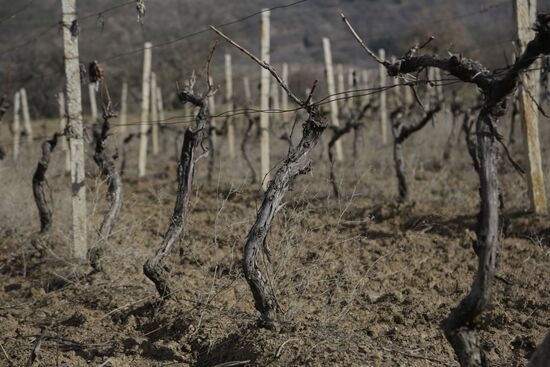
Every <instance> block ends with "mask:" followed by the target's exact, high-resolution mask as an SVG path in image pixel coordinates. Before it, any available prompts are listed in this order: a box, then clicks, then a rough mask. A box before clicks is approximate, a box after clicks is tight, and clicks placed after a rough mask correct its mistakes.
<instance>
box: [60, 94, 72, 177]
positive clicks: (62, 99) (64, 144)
mask: <svg viewBox="0 0 550 367" xmlns="http://www.w3.org/2000/svg"><path fill="white" fill-rule="evenodd" d="M57 108H58V109H59V129H60V130H61V131H65V128H66V127H67V116H65V94H64V93H63V92H59V93H58V94H57ZM61 150H62V151H64V152H65V172H71V153H70V152H69V147H68V146H67V137H66V136H63V137H62V139H61Z"/></svg>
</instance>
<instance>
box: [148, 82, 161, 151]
mask: <svg viewBox="0 0 550 367" xmlns="http://www.w3.org/2000/svg"><path fill="white" fill-rule="evenodd" d="M150 110H151V114H150V116H151V142H152V144H151V145H152V148H153V155H154V156H156V155H157V154H159V123H158V119H159V114H158V104H157V74H155V73H151V104H150Z"/></svg>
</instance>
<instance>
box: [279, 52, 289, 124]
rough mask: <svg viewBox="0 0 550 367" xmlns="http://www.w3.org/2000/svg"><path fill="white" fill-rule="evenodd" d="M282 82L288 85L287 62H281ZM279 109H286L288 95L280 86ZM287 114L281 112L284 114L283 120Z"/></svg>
mask: <svg viewBox="0 0 550 367" xmlns="http://www.w3.org/2000/svg"><path fill="white" fill-rule="evenodd" d="M281 77H282V78H283V82H285V84H286V85H288V64H287V63H286V62H285V63H284V64H283V71H282V76H281ZM281 109H282V110H283V111H286V110H288V95H287V94H286V92H285V90H284V89H283V88H281ZM287 115H288V113H287V112H285V113H284V114H283V116H285V118H284V120H286V116H287Z"/></svg>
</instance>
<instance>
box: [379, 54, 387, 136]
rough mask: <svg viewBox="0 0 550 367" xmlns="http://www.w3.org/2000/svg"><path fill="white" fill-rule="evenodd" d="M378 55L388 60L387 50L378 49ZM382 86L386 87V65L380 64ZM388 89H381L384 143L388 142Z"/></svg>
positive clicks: (381, 124)
mask: <svg viewBox="0 0 550 367" xmlns="http://www.w3.org/2000/svg"><path fill="white" fill-rule="evenodd" d="M378 57H379V58H380V59H381V60H386V51H384V49H382V48H381V49H380V50H378ZM379 72H380V88H385V87H386V67H385V66H384V65H382V64H380V67H379ZM387 98H388V97H387V94H386V90H382V91H380V131H381V134H382V144H387V143H388V106H387V103H388V102H387Z"/></svg>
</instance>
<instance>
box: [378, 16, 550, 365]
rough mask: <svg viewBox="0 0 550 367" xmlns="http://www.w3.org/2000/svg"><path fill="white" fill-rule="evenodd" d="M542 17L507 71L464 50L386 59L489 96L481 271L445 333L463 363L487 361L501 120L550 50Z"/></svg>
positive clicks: (481, 132) (402, 69)
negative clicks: (482, 326) (484, 324)
mask: <svg viewBox="0 0 550 367" xmlns="http://www.w3.org/2000/svg"><path fill="white" fill-rule="evenodd" d="M537 19H538V22H537V24H536V25H535V31H536V36H535V38H534V39H533V40H532V41H531V42H529V44H528V45H527V47H526V49H525V51H524V52H523V54H522V55H521V56H520V57H519V58H518V60H517V61H516V62H515V63H514V64H513V65H512V66H511V67H510V68H508V69H507V70H506V72H505V73H504V74H496V73H492V72H490V71H489V70H487V69H486V68H484V67H483V66H482V65H481V64H479V63H478V62H476V61H473V60H471V59H467V58H463V57H461V56H459V55H452V56H450V57H449V58H441V57H438V56H432V55H422V56H415V52H416V51H417V49H414V50H411V52H409V53H408V54H407V55H406V56H405V57H404V58H402V59H401V60H399V61H397V62H395V63H388V62H384V64H385V66H386V67H387V69H388V73H389V74H390V75H391V76H396V75H399V74H406V73H414V72H418V71H421V70H422V69H424V68H426V67H437V68H440V69H442V70H445V71H447V72H449V73H450V74H451V75H453V76H455V77H457V78H458V79H460V80H462V81H464V82H468V83H473V84H475V85H476V86H477V87H478V88H479V89H480V91H481V93H482V94H483V95H484V102H483V106H482V109H481V111H480V114H479V117H478V119H477V123H476V136H477V148H476V151H477V155H478V159H479V171H478V174H479V180H480V216H479V220H478V229H477V244H476V246H475V251H476V254H477V256H478V258H479V261H478V271H477V273H476V276H475V279H474V282H473V284H472V287H471V290H470V293H469V294H468V295H467V296H466V297H465V298H464V299H463V300H462V301H461V302H460V304H459V305H458V306H457V307H456V308H455V309H454V310H453V311H452V312H451V313H450V315H449V317H448V318H447V319H446V320H445V321H444V323H443V329H444V332H445V336H446V337H447V339H448V340H449V342H450V343H451V345H452V346H453V348H454V350H455V353H456V355H457V358H458V361H459V362H460V364H461V366H463V367H479V366H486V360H485V357H484V352H483V350H482V348H481V346H480V342H479V338H478V337H477V334H476V332H475V322H476V320H477V317H478V316H479V315H480V314H481V313H482V312H483V311H484V309H485V307H486V305H487V304H488V302H489V299H490V293H491V285H492V280H493V277H494V274H495V258H496V250H497V243H498V233H499V231H498V227H499V187H498V171H497V161H498V144H499V143H500V142H501V139H502V137H501V136H500V135H499V133H498V132H497V130H496V129H497V122H498V119H499V117H501V116H502V115H503V114H504V112H505V111H506V107H507V106H506V104H507V103H506V102H507V99H508V98H509V97H510V96H511V95H512V94H513V92H514V91H515V90H516V87H517V84H518V81H519V74H520V72H521V71H522V70H525V69H528V68H529V67H530V66H531V65H532V64H533V62H534V61H535V60H536V59H537V58H538V56H540V55H543V54H548V53H550V27H549V22H550V15H549V14H540V15H539V16H538V17H537Z"/></svg>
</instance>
